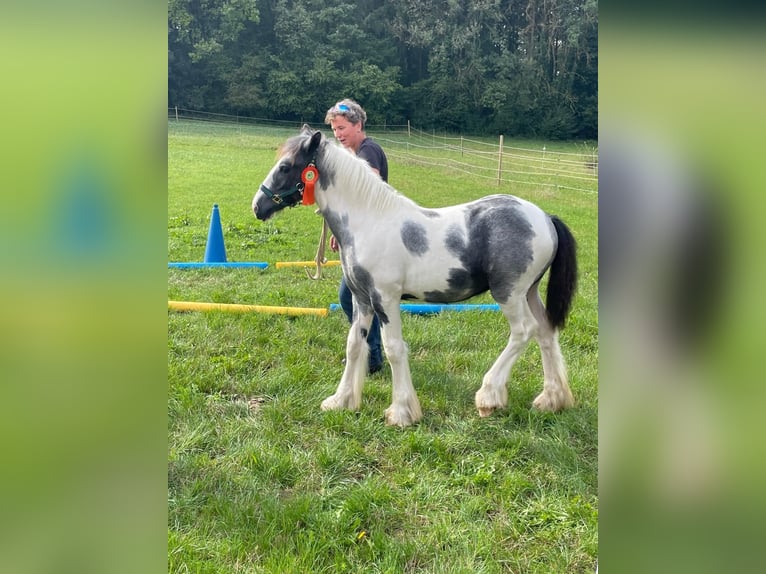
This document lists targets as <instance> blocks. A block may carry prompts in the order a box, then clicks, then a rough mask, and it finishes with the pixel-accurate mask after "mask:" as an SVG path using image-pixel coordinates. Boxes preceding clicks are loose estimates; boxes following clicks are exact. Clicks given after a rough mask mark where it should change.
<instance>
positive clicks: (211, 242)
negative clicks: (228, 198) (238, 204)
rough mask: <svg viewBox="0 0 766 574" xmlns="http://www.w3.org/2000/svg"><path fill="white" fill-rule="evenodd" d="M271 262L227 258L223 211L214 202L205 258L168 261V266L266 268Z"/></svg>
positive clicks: (186, 267) (187, 267)
mask: <svg viewBox="0 0 766 574" xmlns="http://www.w3.org/2000/svg"><path fill="white" fill-rule="evenodd" d="M268 266H269V264H268V263H265V262H262V261H254V262H235V261H227V260H226V245H224V242H223V227H221V213H220V211H219V209H218V204H217V203H214V204H213V211H212V213H211V214H210V228H209V229H208V232H207V244H206V245H205V258H204V260H203V261H191V262H188V263H186V262H173V263H168V267H173V268H176V269H199V268H205V267H226V268H238V267H243V268H244V267H258V268H259V269H265V268H266V267H268Z"/></svg>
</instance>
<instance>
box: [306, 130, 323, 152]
mask: <svg viewBox="0 0 766 574" xmlns="http://www.w3.org/2000/svg"><path fill="white" fill-rule="evenodd" d="M321 141H322V132H320V131H315V132H314V134H313V135H312V136H311V140H310V141H309V149H308V153H309V155H312V154H313V153H314V152H315V151H316V150H317V148H318V147H319V142H321Z"/></svg>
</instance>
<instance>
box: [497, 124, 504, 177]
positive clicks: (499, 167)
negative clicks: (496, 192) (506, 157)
mask: <svg viewBox="0 0 766 574" xmlns="http://www.w3.org/2000/svg"><path fill="white" fill-rule="evenodd" d="M502 177H503V134H500V153H498V154H497V185H500V180H501V179H502Z"/></svg>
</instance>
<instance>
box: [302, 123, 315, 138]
mask: <svg viewBox="0 0 766 574" xmlns="http://www.w3.org/2000/svg"><path fill="white" fill-rule="evenodd" d="M301 133H302V134H306V135H307V136H310V135H311V134H313V133H314V130H312V129H311V126H310V125H308V124H303V127H302V128H301Z"/></svg>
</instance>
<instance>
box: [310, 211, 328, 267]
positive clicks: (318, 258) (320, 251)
mask: <svg viewBox="0 0 766 574" xmlns="http://www.w3.org/2000/svg"><path fill="white" fill-rule="evenodd" d="M316 213H319V210H317V211H316ZM326 241H327V220H326V219H325V218H324V217H323V218H322V234H321V235H320V236H319V246H318V247H317V254H316V255H315V256H314V263H316V266H317V268H316V272H315V273H314V275H312V274H311V273H310V272H309V270H308V269H306V275H308V277H309V279H313V280H314V281H316V280H317V279H320V278H321V277H322V265H324V264H325V263H327V258H326V257H325V256H324V251H325V243H326Z"/></svg>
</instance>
